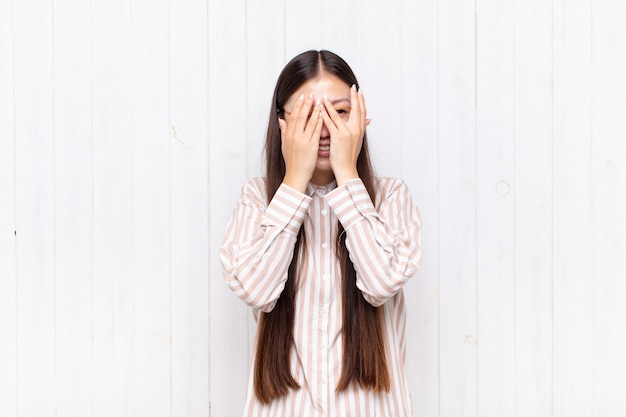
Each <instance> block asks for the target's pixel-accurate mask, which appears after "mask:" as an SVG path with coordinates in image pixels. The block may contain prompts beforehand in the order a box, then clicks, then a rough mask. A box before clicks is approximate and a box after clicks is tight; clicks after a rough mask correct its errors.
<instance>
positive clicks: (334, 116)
mask: <svg viewBox="0 0 626 417" xmlns="http://www.w3.org/2000/svg"><path fill="white" fill-rule="evenodd" d="M323 102H324V110H325V111H324V113H326V115H327V116H328V121H329V122H330V121H332V124H333V127H334V128H339V126H341V124H342V123H343V120H341V116H339V113H337V110H335V107H334V106H333V105H332V103H331V102H330V101H329V100H328V98H327V97H324V99H323ZM325 121H326V120H325ZM326 126H328V128H329V129H330V126H329V125H328V123H326Z"/></svg>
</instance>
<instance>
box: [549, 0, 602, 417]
mask: <svg viewBox="0 0 626 417" xmlns="http://www.w3.org/2000/svg"><path fill="white" fill-rule="evenodd" d="M590 12H591V1H590V0H578V1H561V0H555V2H554V16H553V19H554V26H553V30H554V51H553V53H554V55H553V60H554V68H553V71H554V93H553V100H554V101H553V102H554V109H553V110H554V113H553V123H554V138H553V152H554V153H553V170H554V177H553V187H554V188H553V201H554V221H553V234H554V235H553V236H554V242H553V243H554V245H553V256H554V258H553V261H554V268H553V279H554V281H553V285H554V328H553V337H554V346H553V347H554V362H553V363H554V417H561V416H562V417H565V416H571V415H574V414H576V415H578V416H590V415H591V414H592V408H591V393H592V392H593V389H592V388H593V377H592V376H593V375H592V365H591V364H592V361H593V356H592V355H593V308H594V306H593V291H594V284H593V283H594V279H593V278H594V275H593V264H592V257H591V256H588V255H587V254H590V253H592V252H593V248H592V245H591V243H592V230H591V222H590V221H589V219H590V218H591V214H592V212H591V203H590V200H591V158H590V155H591V154H590V151H591V141H592V137H591V27H590V25H591V13H590ZM590 297H591V299H590Z"/></svg>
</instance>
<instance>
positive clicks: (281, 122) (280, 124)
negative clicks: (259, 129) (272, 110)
mask: <svg viewBox="0 0 626 417" xmlns="http://www.w3.org/2000/svg"><path fill="white" fill-rule="evenodd" d="M278 127H280V131H281V132H282V131H283V130H285V128H286V127H287V122H286V121H285V119H282V118H280V117H279V118H278Z"/></svg>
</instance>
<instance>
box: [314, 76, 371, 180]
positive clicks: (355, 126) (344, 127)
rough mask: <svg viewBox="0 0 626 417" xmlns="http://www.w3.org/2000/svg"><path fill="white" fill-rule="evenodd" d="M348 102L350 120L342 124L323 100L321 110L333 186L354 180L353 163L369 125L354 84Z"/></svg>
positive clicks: (355, 176)
mask: <svg viewBox="0 0 626 417" xmlns="http://www.w3.org/2000/svg"><path fill="white" fill-rule="evenodd" d="M350 101H351V106H352V109H351V110H350V117H349V118H348V121H347V122H344V121H343V120H342V119H341V116H339V114H338V113H337V111H336V110H335V108H334V107H333V105H332V103H330V101H328V99H327V98H326V97H325V98H324V110H325V111H323V112H322V119H323V120H324V123H325V124H326V127H327V128H328V131H329V132H330V166H331V168H332V170H333V173H334V174H335V180H336V181H337V185H342V184H343V183H344V182H346V181H347V180H349V179H352V178H358V176H359V174H358V172H357V169H356V161H357V158H358V157H359V153H360V152H361V146H362V145H363V136H364V135H365V127H366V126H367V125H368V124H369V122H370V120H369V119H367V117H366V116H367V109H366V107H365V99H364V98H363V93H361V91H358V92H357V90H356V86H354V85H353V86H352V87H351V88H350Z"/></svg>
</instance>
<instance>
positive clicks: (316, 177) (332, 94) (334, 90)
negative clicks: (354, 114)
mask: <svg viewBox="0 0 626 417" xmlns="http://www.w3.org/2000/svg"><path fill="white" fill-rule="evenodd" d="M311 94H313V97H315V99H316V101H317V100H322V98H323V97H327V98H328V100H329V101H330V102H331V103H333V105H334V106H335V110H337V113H339V115H340V116H341V118H342V119H343V121H344V122H347V121H348V118H349V116H350V110H351V104H350V86H349V85H348V84H346V83H345V82H343V81H342V80H341V79H339V78H337V77H335V76H334V75H331V74H327V73H322V74H320V75H319V76H318V77H316V78H312V79H310V80H309V81H307V82H305V83H304V84H302V85H301V86H300V88H299V89H298V90H296V92H294V93H293V94H292V95H291V97H289V100H287V103H285V106H284V107H285V120H286V121H287V123H291V122H292V121H293V119H292V118H291V117H292V116H291V115H290V113H291V109H293V107H294V105H295V103H296V100H298V97H300V95H304V97H308V96H310V95H311ZM329 157H330V133H329V131H328V128H327V127H326V126H325V125H324V126H323V127H322V132H321V134H320V138H319V150H318V153H317V165H316V167H315V172H314V173H313V177H312V178H311V182H313V183H314V184H317V185H326V184H328V183H329V182H331V181H332V180H333V179H334V177H335V176H334V174H333V171H332V169H331V166H330V159H329Z"/></svg>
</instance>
